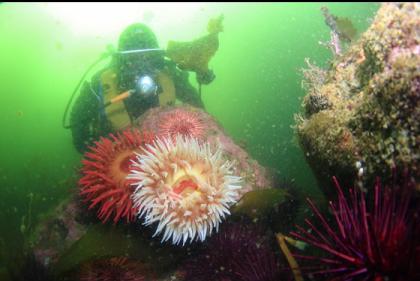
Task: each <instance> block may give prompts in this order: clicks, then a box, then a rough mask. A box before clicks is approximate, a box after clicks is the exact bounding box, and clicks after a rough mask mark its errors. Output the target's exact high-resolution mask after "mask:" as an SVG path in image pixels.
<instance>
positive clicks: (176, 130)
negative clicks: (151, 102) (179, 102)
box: [159, 108, 205, 139]
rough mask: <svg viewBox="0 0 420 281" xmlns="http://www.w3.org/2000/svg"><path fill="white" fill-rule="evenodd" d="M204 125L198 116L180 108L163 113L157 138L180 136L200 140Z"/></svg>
mask: <svg viewBox="0 0 420 281" xmlns="http://www.w3.org/2000/svg"><path fill="white" fill-rule="evenodd" d="M204 127H205V126H204V124H203V121H202V120H201V119H200V117H199V115H198V114H197V113H196V112H194V111H192V110H186V109H182V108H177V109H175V110H172V111H169V112H167V113H165V114H164V115H163V116H162V118H161V120H160V122H159V136H167V135H170V136H171V137H176V135H177V134H181V135H183V136H186V137H193V138H198V139H202V138H203V135H204Z"/></svg>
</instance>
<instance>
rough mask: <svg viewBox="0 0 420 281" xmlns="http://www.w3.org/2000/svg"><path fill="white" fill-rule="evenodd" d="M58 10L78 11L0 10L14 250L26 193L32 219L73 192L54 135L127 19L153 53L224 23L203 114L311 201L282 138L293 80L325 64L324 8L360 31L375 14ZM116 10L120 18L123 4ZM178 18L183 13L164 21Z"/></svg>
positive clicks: (7, 208) (71, 169)
mask: <svg viewBox="0 0 420 281" xmlns="http://www.w3.org/2000/svg"><path fill="white" fill-rule="evenodd" d="M58 5H60V4H55V6H58ZM66 5H68V6H69V7H71V6H74V5H75V4H61V7H60V9H57V8H56V7H55V8H54V9H53V7H51V5H49V4H28V3H26V4H18V3H2V4H0V78H1V79H0V81H1V84H2V89H1V94H0V107H1V108H0V122H1V123H0V124H1V128H2V133H1V139H0V155H1V158H0V159H1V164H0V198H1V200H0V210H1V211H0V221H1V226H0V238H2V241H6V243H7V244H9V246H10V244H12V245H15V246H16V247H17V248H18V247H19V245H20V243H21V238H20V230H19V227H20V224H21V219H22V216H24V215H26V214H27V213H28V209H29V204H30V200H29V198H30V194H33V200H32V206H31V209H32V217H33V218H34V219H35V218H36V216H37V214H39V213H41V212H43V211H45V210H48V208H50V207H51V206H53V205H54V204H56V203H57V202H58V201H59V200H60V199H62V198H64V197H66V196H67V195H68V194H69V193H70V192H74V190H75V188H76V187H75V186H74V185H73V184H72V183H73V182H74V179H75V178H77V170H76V169H77V167H78V166H79V161H80V159H81V155H80V154H78V153H77V152H76V150H75V149H74V147H73V145H72V138H71V133H70V131H69V130H65V129H63V128H62V126H61V119H62V115H63V111H64V108H65V106H66V103H67V101H68V99H69V97H70V95H71V92H72V90H73V88H74V86H75V84H76V83H77V81H78V80H79V79H80V76H81V75H82V73H83V72H84V71H85V69H86V68H87V67H88V66H89V65H90V64H91V63H92V62H93V61H94V60H95V59H96V58H97V57H98V56H99V55H100V54H101V53H102V52H103V51H104V50H105V47H106V45H108V44H113V45H114V46H115V45H116V43H117V38H118V35H119V33H120V32H121V31H122V29H123V28H124V27H125V26H127V25H128V24H130V23H132V22H134V21H143V22H145V23H147V24H148V25H149V26H150V27H151V28H152V29H153V30H154V31H155V33H156V35H157V37H158V40H159V43H160V46H161V47H166V44H167V42H168V40H179V41H187V40H192V39H195V38H198V37H199V36H202V35H205V34H206V25H207V21H208V20H209V19H210V18H211V17H214V16H217V15H219V14H224V32H222V33H221V34H220V35H219V40H220V47H219V50H218V51H217V53H216V55H215V57H214V58H213V59H212V60H211V62H210V68H211V69H213V70H214V72H215V74H216V79H215V80H214V82H213V83H211V84H210V85H208V86H203V94H202V99H203V101H204V104H205V106H206V109H207V111H208V112H209V113H210V114H212V115H213V116H215V117H216V118H217V119H218V120H219V121H220V122H221V124H223V126H224V127H225V129H226V131H227V132H228V133H229V134H230V135H231V136H232V137H233V138H234V139H235V140H236V141H238V142H241V143H244V144H245V145H246V149H247V151H248V152H249V153H250V154H251V156H252V157H253V158H255V159H257V160H258V161H259V162H260V164H262V165H264V166H267V167H271V168H273V169H276V170H278V171H280V173H281V174H282V175H284V176H285V177H287V178H289V179H294V180H295V181H296V183H297V185H298V186H300V187H301V188H302V190H304V192H305V193H307V194H308V196H318V195H319V191H318V188H317V186H316V182H315V179H314V177H313V175H312V173H311V170H310V169H309V166H308V165H307V164H306V162H305V159H304V156H303V154H302V151H301V150H300V148H299V145H298V143H297V140H296V137H295V135H294V131H293V129H292V128H291V126H292V125H293V124H294V119H293V115H294V114H295V113H298V112H299V111H300V103H301V98H302V97H303V96H304V94H305V93H304V91H303V90H302V88H301V79H302V76H301V73H300V71H299V70H300V69H301V68H302V67H304V66H305V63H304V59H305V58H310V59H311V61H314V62H316V63H317V64H318V65H320V66H327V65H328V60H329V59H331V57H332V54H331V52H330V51H329V50H328V49H326V48H325V47H323V46H321V45H320V44H319V43H318V42H319V41H328V39H329V32H330V30H329V29H328V27H327V26H326V25H325V23H324V19H323V16H322V13H321V11H320V7H321V6H323V5H326V6H328V7H329V8H330V11H331V12H332V13H333V14H336V15H339V16H345V17H348V18H350V19H351V20H352V21H353V22H354V24H355V26H356V27H357V29H358V31H359V33H360V32H362V31H363V30H365V29H366V28H367V27H368V26H369V23H370V21H371V19H372V18H373V16H374V14H375V12H376V10H377V9H378V7H379V5H378V4H373V3H371V4H368V3H345V4H341V3H335V4H330V3H327V4H325V3H324V4H322V3H263V4H260V3H258V4H257V3H251V4H241V3H226V4H223V3H214V4H194V3H192V4H178V5H177V6H170V5H172V4H168V3H166V4H161V5H158V6H156V5H155V6H153V7H152V6H147V5H146V4H128V6H129V7H126V9H127V12H128V15H127V17H124V13H123V12H121V13H120V14H119V15H118V16H116V17H113V16H112V10H111V12H110V11H109V10H107V11H105V10H104V9H106V6H107V5H100V4H97V5H96V4H89V5H86V8H85V9H84V10H85V12H84V13H82V14H80V15H77V14H72V10H71V9H68V10H69V11H68V13H67V14H66V16H63V15H64V14H63V10H66ZM78 5H79V6H80V5H81V4H78ZM175 7H176V8H175ZM119 8H120V9H121V10H123V9H124V4H119ZM176 9H179V10H177V11H180V12H176V13H181V15H173V13H172V14H171V13H170V12H171V10H172V11H175V10H176ZM58 11H59V12H58ZM75 11H76V10H75ZM78 11H80V9H79V10H78ZM73 13H76V12H73ZM78 18H79V19H80V23H79V24H78V22H77V21H78ZM70 20H72V22H70ZM114 22H115V24H113V23H114ZM100 23H104V24H103V26H101V24H100ZM193 78H194V76H193V75H191V81H192V82H193V83H195V79H193ZM0 248H2V245H1V244H0ZM0 256H1V255H0ZM1 263H2V260H1V259H0V265H1Z"/></svg>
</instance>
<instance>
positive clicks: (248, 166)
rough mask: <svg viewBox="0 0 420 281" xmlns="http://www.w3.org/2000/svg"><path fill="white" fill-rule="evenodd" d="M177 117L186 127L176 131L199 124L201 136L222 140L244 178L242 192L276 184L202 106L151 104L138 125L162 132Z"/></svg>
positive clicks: (238, 172) (226, 153)
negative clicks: (154, 105)
mask: <svg viewBox="0 0 420 281" xmlns="http://www.w3.org/2000/svg"><path fill="white" fill-rule="evenodd" d="M176 118H179V121H180V122H182V123H183V124H184V128H180V127H176V128H174V130H173V132H176V131H186V132H188V131H189V130H191V132H193V129H192V128H193V127H198V128H200V133H199V135H200V136H199V137H200V138H201V139H202V140H205V141H207V142H209V143H210V144H211V145H213V146H215V145H216V143H220V144H221V146H222V148H223V150H224V154H225V156H226V158H227V159H228V160H230V161H233V162H234V163H235V170H234V175H235V176H241V177H242V178H243V183H242V186H243V187H242V189H241V191H240V194H241V196H242V195H243V194H245V193H247V192H249V191H252V190H259V189H265V188H268V187H273V183H272V176H271V175H270V174H269V172H268V171H267V170H266V169H265V168H264V167H262V166H261V165H260V164H259V163H258V162H257V161H256V160H254V159H252V158H251V157H250V155H249V154H248V152H246V151H245V149H243V148H242V147H240V146H239V145H238V144H236V143H235V141H234V140H233V139H232V138H231V137H230V136H229V135H228V134H227V133H226V131H225V130H224V129H223V127H222V126H221V125H220V124H219V123H218V122H217V120H216V119H215V118H213V117H212V116H211V115H210V114H208V113H207V112H205V111H204V110H202V109H199V108H196V107H192V106H188V105H182V106H170V107H156V108H151V109H149V110H148V111H146V112H145V113H144V114H143V115H142V116H141V117H140V118H139V119H138V120H137V121H136V124H135V126H136V127H137V128H139V129H140V131H150V132H152V133H153V134H155V135H157V136H162V135H163V134H164V133H167V132H166V130H163V128H162V124H164V123H165V122H166V121H167V120H169V119H172V120H173V119H176ZM188 118H189V119H188ZM188 123H194V124H188Z"/></svg>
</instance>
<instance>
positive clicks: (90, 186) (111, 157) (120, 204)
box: [79, 129, 153, 223]
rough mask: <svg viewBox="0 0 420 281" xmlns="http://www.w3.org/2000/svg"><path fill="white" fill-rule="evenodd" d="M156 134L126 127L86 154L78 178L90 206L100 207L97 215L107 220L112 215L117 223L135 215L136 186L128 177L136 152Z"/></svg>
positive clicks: (97, 144) (97, 143) (131, 218)
mask: <svg viewBox="0 0 420 281" xmlns="http://www.w3.org/2000/svg"><path fill="white" fill-rule="evenodd" d="M152 139H153V136H152V135H151V134H149V133H144V134H142V133H140V132H139V131H137V130H130V129H128V130H125V131H123V132H122V133H117V134H116V135H113V134H110V135H109V138H101V139H100V141H98V142H96V143H95V146H93V147H91V148H90V151H89V152H86V153H85V156H84V159H83V160H82V163H83V167H82V169H81V173H82V175H83V176H82V178H81V179H80V180H79V185H80V188H81V190H80V194H81V195H82V196H83V197H84V198H85V199H86V201H89V202H90V206H89V209H91V208H93V207H95V206H97V205H98V206H99V211H98V217H99V219H100V220H102V222H106V221H107V220H108V219H109V218H110V217H111V216H114V218H113V221H114V223H117V222H118V220H119V219H121V218H125V219H126V220H127V222H130V221H132V220H133V219H134V218H135V214H136V209H135V208H134V207H133V203H132V200H131V194H132V191H133V188H132V186H131V183H130V181H128V180H127V179H126V176H127V175H128V173H129V166H130V162H131V160H132V159H135V157H136V156H135V153H134V152H136V151H139V150H140V147H141V146H143V145H144V144H146V143H149V142H151V141H152Z"/></svg>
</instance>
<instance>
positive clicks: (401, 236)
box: [291, 176, 420, 281]
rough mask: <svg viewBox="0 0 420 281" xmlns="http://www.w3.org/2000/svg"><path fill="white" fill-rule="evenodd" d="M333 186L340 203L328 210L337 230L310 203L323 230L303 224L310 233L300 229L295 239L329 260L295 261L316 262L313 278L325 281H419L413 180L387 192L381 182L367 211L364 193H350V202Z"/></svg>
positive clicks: (419, 253) (419, 251)
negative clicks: (318, 250) (324, 255)
mask: <svg viewBox="0 0 420 281" xmlns="http://www.w3.org/2000/svg"><path fill="white" fill-rule="evenodd" d="M334 182H335V186H336V188H337V191H338V201H337V202H336V203H331V202H330V206H331V209H332V213H333V217H334V221H335V224H336V226H337V229H333V226H332V225H330V224H329V223H328V222H327V220H326V218H325V217H324V216H323V215H322V214H321V213H320V211H319V210H318V209H317V208H316V207H315V205H314V204H313V203H312V202H311V201H310V200H309V199H308V202H309V204H310V206H311V209H312V210H313V212H314V214H315V215H316V217H317V218H318V219H319V220H320V225H321V227H322V228H319V227H317V226H315V224H313V223H312V222H310V221H309V220H305V221H306V223H307V224H308V226H309V229H310V230H305V229H303V228H302V227H298V229H299V231H300V234H298V233H296V232H292V233H291V234H292V235H293V236H294V237H296V238H298V239H301V240H303V241H305V242H307V243H309V244H311V245H313V246H315V247H317V248H318V249H320V250H321V251H323V252H325V253H326V254H327V255H328V257H315V256H302V255H295V256H296V257H298V258H302V259H306V260H309V261H310V262H316V263H317V264H318V265H317V266H316V267H315V268H317V269H315V270H313V271H312V272H310V273H311V274H313V275H320V276H323V277H324V278H323V279H322V280H339V281H345V280H349V281H350V280H351V281H353V280H366V281H367V280H369V281H370V280H372V281H385V280H389V281H414V280H420V274H419V271H418V268H419V267H420V239H419V237H420V225H419V217H418V213H417V212H418V211H419V207H418V202H414V201H416V199H413V197H411V196H410V194H412V191H413V190H414V180H409V177H408V176H405V178H404V180H403V183H401V184H397V183H394V184H393V186H392V188H390V187H385V188H384V189H383V188H382V187H381V184H380V182H379V179H378V180H377V181H376V184H375V188H374V198H373V199H374V200H373V202H372V203H373V204H372V205H369V206H367V205H368V204H367V203H366V199H365V195H364V193H363V192H360V191H358V190H357V189H350V190H349V196H350V197H349V200H348V199H346V198H345V195H344V193H343V190H342V188H341V186H340V185H339V183H338V181H337V180H336V178H335V177H334ZM412 205H414V206H412ZM326 278H327V279H326Z"/></svg>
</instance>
